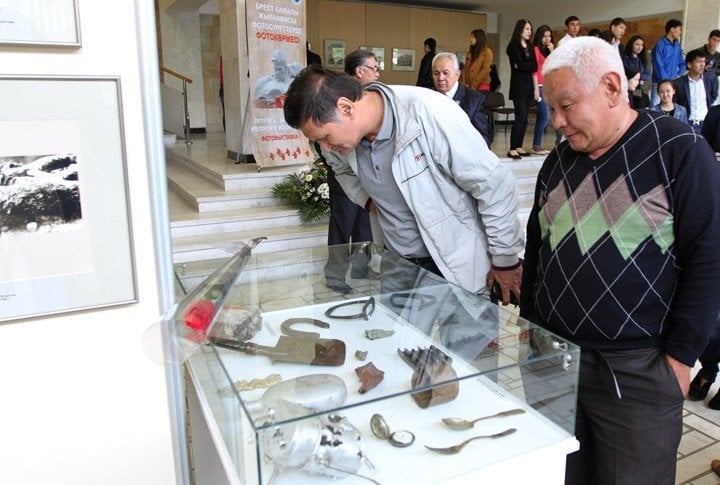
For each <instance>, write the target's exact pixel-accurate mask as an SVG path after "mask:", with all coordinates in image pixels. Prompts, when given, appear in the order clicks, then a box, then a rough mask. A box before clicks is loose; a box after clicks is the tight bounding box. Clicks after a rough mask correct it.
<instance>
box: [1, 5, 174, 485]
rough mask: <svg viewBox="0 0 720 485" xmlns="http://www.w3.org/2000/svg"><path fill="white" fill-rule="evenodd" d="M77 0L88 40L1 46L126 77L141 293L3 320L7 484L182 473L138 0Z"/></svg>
mask: <svg viewBox="0 0 720 485" xmlns="http://www.w3.org/2000/svg"><path fill="white" fill-rule="evenodd" d="M77 2H78V7H79V11H80V22H81V29H82V43H83V45H82V48H81V49H57V48H47V47H34V48H19V47H12V48H8V47H2V49H0V66H2V72H3V74H16V75H24V74H28V75H29V74H43V75H44V74H52V75H69V76H74V75H88V76H95V75H98V76H104V75H112V76H120V78H121V86H122V101H123V114H124V130H125V145H126V157H127V164H128V178H129V190H130V202H131V209H132V213H131V217H132V222H133V233H134V252H135V258H136V271H137V275H138V295H139V303H137V304H132V305H126V306H123V307H119V308H116V309H106V310H96V311H85V312H77V313H74V314H71V315H64V316H55V317H47V318H37V319H34V320H29V321H22V322H17V323H10V324H2V325H0V394H1V396H0V483H2V484H8V485H9V484H12V485H24V484H28V485H29V484H32V485H37V484H53V485H59V484H73V485H86V484H87V485H91V484H92V485H96V484H103V485H113V484H117V485H129V484H133V485H144V484H147V485H151V484H152V485H158V484H171V483H176V473H175V466H174V462H173V449H172V444H173V433H172V430H173V427H172V425H171V422H172V420H173V419H174V417H171V416H170V411H169V405H168V397H167V384H166V377H165V369H164V368H163V367H162V366H160V365H158V364H155V363H154V362H152V361H150V360H149V359H148V358H146V357H145V355H144V353H143V334H144V332H145V330H146V328H147V327H148V326H149V325H151V324H152V323H153V322H155V321H157V320H158V319H159V318H160V313H162V311H163V309H162V308H161V307H162V306H163V305H164V304H163V303H161V302H162V301H164V299H167V295H165V298H163V294H164V290H163V287H162V285H161V284H159V283H158V279H159V274H158V271H159V269H158V267H157V266H158V265H157V263H156V261H155V259H156V258H155V256H154V253H155V251H156V249H157V250H158V253H159V254H161V255H162V254H164V253H168V254H169V246H168V247H167V248H159V249H158V248H157V246H156V244H164V243H156V241H157V240H159V241H165V239H166V238H165V237H164V235H162V234H157V231H156V230H154V229H153V224H154V223H155V221H154V219H153V216H152V212H153V208H152V205H151V196H150V184H149V181H148V178H149V170H150V163H155V164H157V163H158V161H157V160H153V161H152V162H151V161H150V160H149V158H153V155H151V153H152V152H153V150H152V146H150V148H151V149H150V150H147V149H146V147H147V146H146V139H145V133H146V131H147V132H154V129H153V127H152V126H146V125H145V124H144V122H143V104H142V96H141V86H142V84H141V73H140V71H139V66H140V65H141V62H140V60H139V57H140V54H139V51H138V43H137V41H136V38H137V37H136V19H135V11H134V7H133V6H134V3H133V2H129V1H116V0H77ZM140 2H141V3H149V4H150V11H151V12H152V2H146V1H145V0H140ZM153 36H154V32H150V39H151V41H152V40H153V39H154V37H153ZM152 44H153V42H150V45H152ZM151 101H154V100H151ZM1 139H2V133H0V140H1ZM157 143H158V144H159V145H160V146H161V144H162V142H161V139H160V135H159V134H158V139H157ZM155 152H156V154H157V151H155ZM161 152H162V150H161V149H160V153H161ZM162 173H163V175H164V169H163V170H162ZM163 197H166V196H165V195H163ZM153 233H155V234H156V235H155V237H154V236H153ZM168 261H169V257H168Z"/></svg>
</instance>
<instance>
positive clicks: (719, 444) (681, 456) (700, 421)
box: [169, 124, 720, 485]
mask: <svg viewBox="0 0 720 485" xmlns="http://www.w3.org/2000/svg"><path fill="white" fill-rule="evenodd" d="M531 130H532V124H531V125H530V126H529V127H528V133H529V134H528V135H527V136H526V143H525V145H524V147H525V149H527V150H529V149H530V147H531V146H532V132H531ZM509 132H510V129H509V127H508V129H507V134H506V133H505V127H504V126H502V125H501V126H498V127H497V130H496V135H495V141H494V143H493V151H494V152H495V153H496V154H497V155H498V156H500V157H504V156H505V153H507V150H508V141H509V136H510V133H509ZM554 137H555V134H554V131H553V130H552V128H548V129H547V130H546V134H545V137H544V140H543V145H544V146H545V147H546V148H547V147H551V146H552V145H553V142H554ZM194 141H195V144H194V145H193V156H194V157H198V158H197V159H198V160H202V159H203V157H205V158H207V162H209V163H223V164H225V163H227V164H232V161H229V160H226V159H223V160H221V161H218V159H217V153H218V151H219V152H220V153H223V152H224V136H223V134H221V133H220V134H217V133H213V134H208V135H207V136H206V135H194ZM179 143H182V142H181V141H180V142H179ZM221 158H222V157H221ZM236 169H237V170H247V167H237V168H236ZM169 205H170V214H171V219H173V217H178V216H180V217H181V216H182V214H183V213H186V212H188V211H192V209H190V208H189V207H187V206H186V205H185V204H184V203H183V202H182V200H180V199H179V198H178V197H175V196H174V195H173V194H172V193H171V194H170V196H169ZM694 372H695V371H694ZM694 372H693V373H694ZM717 392H720V385H719V384H718V383H715V385H714V386H713V387H712V388H711V390H710V393H709V395H708V399H709V398H711V397H712V396H714V395H715V393H717ZM714 459H720V411H715V410H712V409H709V408H708V407H707V406H706V405H705V403H703V402H693V401H689V400H687V401H686V403H685V406H684V430H683V437H682V441H681V443H680V447H679V449H678V454H677V475H676V480H675V483H676V484H677V485H716V484H720V478H719V477H717V476H716V475H715V473H713V472H712V471H711V470H710V462H711V461H712V460H714Z"/></svg>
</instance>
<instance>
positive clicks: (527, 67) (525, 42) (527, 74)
mask: <svg viewBox="0 0 720 485" xmlns="http://www.w3.org/2000/svg"><path fill="white" fill-rule="evenodd" d="M530 37H532V24H531V23H530V22H529V21H528V20H525V19H520V20H518V21H517V22H516V23H515V29H513V34H512V38H511V39H510V42H509V43H508V46H507V51H506V52H507V56H508V59H509V60H510V94H509V98H510V99H512V101H513V105H514V109H515V120H514V121H513V124H512V130H511V131H510V151H509V152H508V153H507V156H508V157H510V158H514V159H515V160H519V159H520V158H521V157H524V156H528V155H530V153H528V152H526V151H525V150H524V149H523V147H522V144H523V139H524V138H525V130H526V129H527V122H528V113H529V111H530V106H531V105H532V103H533V102H534V100H536V99H537V98H538V97H539V93H538V92H537V91H536V88H535V84H534V83H533V73H534V72H537V70H538V68H537V61H536V60H535V49H534V47H533V45H532V43H531V42H530Z"/></svg>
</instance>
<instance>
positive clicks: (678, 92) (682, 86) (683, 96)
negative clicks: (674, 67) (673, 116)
mask: <svg viewBox="0 0 720 485" xmlns="http://www.w3.org/2000/svg"><path fill="white" fill-rule="evenodd" d="M703 84H704V85H705V99H706V100H707V107H708V109H710V106H712V104H713V102H714V101H715V99H716V98H717V95H718V79H717V76H716V75H715V73H710V72H705V73H703ZM673 85H674V86H675V96H674V97H673V103H678V104H681V105H682V106H684V107H685V110H686V111H687V114H688V118H690V81H689V80H688V75H687V74H685V75H684V76H680V77H679V78H677V79H675V80H674V81H673Z"/></svg>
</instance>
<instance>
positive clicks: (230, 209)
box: [165, 135, 544, 263]
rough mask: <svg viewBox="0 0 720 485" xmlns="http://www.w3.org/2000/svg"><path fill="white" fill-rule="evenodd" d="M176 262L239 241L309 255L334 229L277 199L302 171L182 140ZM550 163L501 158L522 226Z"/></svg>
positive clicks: (175, 149)
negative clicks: (245, 160)
mask: <svg viewBox="0 0 720 485" xmlns="http://www.w3.org/2000/svg"><path fill="white" fill-rule="evenodd" d="M165 151H166V158H167V177H168V193H169V194H168V198H169V206H170V221H171V222H170V233H171V236H172V246H173V261H174V262H175V263H188V262H192V261H200V260H207V259H216V258H225V257H227V256H228V255H229V254H231V253H232V252H234V251H235V250H236V246H235V245H236V244H237V242H238V241H247V240H249V239H252V238H255V237H259V236H267V238H268V239H267V241H264V242H263V243H262V244H260V245H259V246H258V247H257V248H256V249H255V250H254V251H253V252H254V253H267V252H274V251H278V250H283V249H285V250H286V249H302V248H310V247H314V246H324V245H326V244H327V225H326V224H318V225H311V226H303V225H301V224H300V221H299V218H298V216H297V213H296V211H295V210H293V209H291V208H290V207H289V206H287V205H283V204H282V202H281V201H280V200H278V199H276V198H274V197H273V196H272V195H271V194H270V188H271V187H272V186H273V185H274V184H275V183H277V182H280V181H281V180H282V179H283V178H284V177H285V176H286V175H287V174H289V173H291V172H293V171H295V170H297V169H298V168H299V166H289V167H276V168H264V169H262V171H259V172H258V171H257V166H256V165H255V164H235V163H233V161H232V160H229V159H227V158H226V156H225V153H226V151H225V145H224V142H223V141H220V142H217V143H215V142H214V141H213V137H212V135H208V139H207V140H196V141H194V143H193V145H191V146H189V147H188V146H186V145H185V144H184V143H183V142H182V141H180V142H176V143H169V144H167V145H166V147H165ZM543 158H544V157H541V156H537V157H527V158H523V159H522V160H517V161H516V160H510V159H501V160H502V161H503V163H506V164H508V165H509V166H510V168H511V169H512V171H513V173H514V174H515V176H516V177H517V179H518V184H519V187H520V218H521V220H522V223H523V227H524V225H525V223H526V221H527V217H528V215H529V213H530V209H531V207H532V200H533V196H534V191H535V178H536V177H537V172H538V170H539V168H540V166H541V164H542V161H543Z"/></svg>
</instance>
